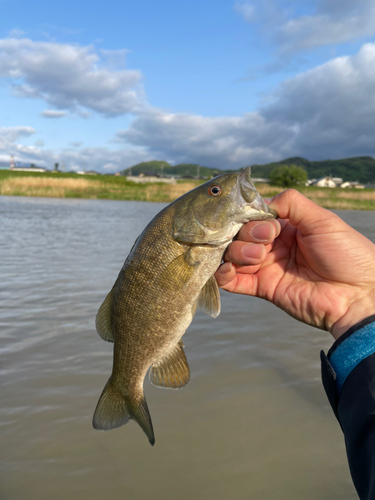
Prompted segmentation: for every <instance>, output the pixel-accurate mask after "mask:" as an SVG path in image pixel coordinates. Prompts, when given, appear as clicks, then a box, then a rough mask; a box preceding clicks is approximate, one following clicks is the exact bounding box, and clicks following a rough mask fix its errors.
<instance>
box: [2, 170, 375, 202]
mask: <svg viewBox="0 0 375 500" xmlns="http://www.w3.org/2000/svg"><path fill="white" fill-rule="evenodd" d="M200 183H201V181H196V180H193V179H191V180H186V181H178V182H177V183H176V184H163V183H147V184H136V183H134V182H129V181H127V180H126V178H125V177H115V176H106V175H103V176H91V175H78V174H72V173H66V174H63V173H57V174H53V173H31V172H11V171H8V170H3V171H0V195H6V196H42V197H53V198H89V199H110V200H135V201H155V202H167V203H168V202H171V201H173V200H174V199H176V198H178V197H179V196H181V195H182V194H184V193H186V192H187V191H189V190H190V189H193V188H194V187H196V186H197V185H199V184H200ZM257 188H258V190H259V192H260V194H261V195H262V196H263V197H271V196H274V195H275V194H277V193H278V192H280V191H282V189H281V188H277V187H274V186H269V185H268V184H258V186H257ZM298 189H299V191H301V192H302V193H303V194H304V195H305V196H307V197H308V198H310V199H311V200H313V201H314V202H315V203H317V204H318V205H321V206H323V207H325V208H332V209H335V208H336V209H344V210H375V189H341V188H336V189H330V188H316V187H301V188H298Z"/></svg>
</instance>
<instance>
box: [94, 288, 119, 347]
mask: <svg viewBox="0 0 375 500" xmlns="http://www.w3.org/2000/svg"><path fill="white" fill-rule="evenodd" d="M113 291H114V288H112V290H111V291H110V292H109V294H108V295H107V297H106V298H105V299H104V302H103V304H102V305H101V306H100V308H99V311H98V314H97V315H96V320H95V326H96V331H97V332H98V333H99V335H100V336H101V338H102V339H103V340H106V341H107V342H114V341H115V339H114V336H113V332H112V325H111V310H112V301H113V293H114V292H113Z"/></svg>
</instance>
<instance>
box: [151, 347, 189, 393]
mask: <svg viewBox="0 0 375 500" xmlns="http://www.w3.org/2000/svg"><path fill="white" fill-rule="evenodd" d="M149 377H150V381H151V383H152V384H153V385H156V386H157V387H164V388H166V389H180V388H181V387H184V386H185V385H186V384H187V383H188V382H189V380H190V369H189V365H188V362H187V359H186V355H185V352H184V344H183V343H182V340H180V341H179V342H178V344H176V347H175V348H174V350H173V351H172V352H170V353H168V354H167V355H166V356H165V357H164V358H162V359H161V360H160V361H159V362H158V363H154V364H153V365H152V366H151V370H150V375H149Z"/></svg>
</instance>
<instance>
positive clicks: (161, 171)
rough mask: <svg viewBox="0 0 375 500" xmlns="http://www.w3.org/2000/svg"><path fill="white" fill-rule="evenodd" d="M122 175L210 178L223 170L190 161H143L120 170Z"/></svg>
mask: <svg viewBox="0 0 375 500" xmlns="http://www.w3.org/2000/svg"><path fill="white" fill-rule="evenodd" d="M120 173H121V174H122V175H139V174H151V175H155V174H157V175H160V176H161V175H164V176H167V177H173V176H177V177H198V176H199V177H203V178H207V179H210V178H211V177H213V176H215V175H218V174H222V173H223V171H222V170H220V169H218V168H209V167H202V166H201V165H197V164H192V163H180V164H179V165H170V164H169V163H168V162H166V161H157V160H152V161H145V162H142V163H138V164H137V165H134V166H133V167H130V168H127V169H125V170H123V171H122V172H120Z"/></svg>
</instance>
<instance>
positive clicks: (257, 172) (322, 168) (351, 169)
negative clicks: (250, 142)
mask: <svg viewBox="0 0 375 500" xmlns="http://www.w3.org/2000/svg"><path fill="white" fill-rule="evenodd" d="M280 165H297V166H298V167H302V168H304V169H305V170H306V172H307V176H308V178H309V179H319V177H324V176H326V175H332V177H342V178H343V179H344V181H358V182H362V183H364V184H368V183H374V182H375V160H374V158H371V156H357V157H355V158H344V159H343V160H323V161H309V160H305V158H300V157H298V156H296V157H295V158H287V159H286V160H283V161H279V162H275V163H268V164H267V165H252V166H251V175H252V176H253V177H266V178H267V177H268V175H269V173H270V172H271V170H273V169H274V168H276V167H279V166H280Z"/></svg>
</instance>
